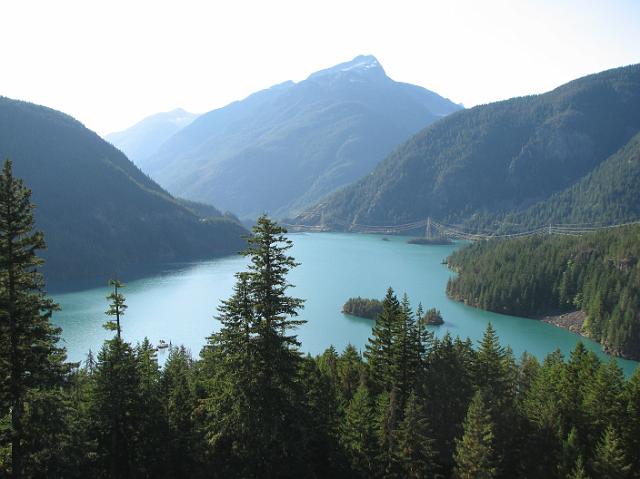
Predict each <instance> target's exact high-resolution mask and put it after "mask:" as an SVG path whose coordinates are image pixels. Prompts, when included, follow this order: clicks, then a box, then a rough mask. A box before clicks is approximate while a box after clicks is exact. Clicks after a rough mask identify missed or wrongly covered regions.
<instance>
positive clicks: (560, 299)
mask: <svg viewBox="0 0 640 479" xmlns="http://www.w3.org/2000/svg"><path fill="white" fill-rule="evenodd" d="M639 258H640V225H635V226H627V227H621V228H612V229H607V230H603V231H597V232H593V233H590V234H586V235H584V236H562V235H561V236H535V237H530V238H520V239H513V240H507V241H500V240H498V241H486V242H478V243H476V244H473V245H470V246H469V247H467V248H463V249H461V250H458V251H456V252H455V253H453V254H452V255H451V257H449V259H448V260H447V261H448V264H449V266H450V267H451V268H453V269H454V270H456V271H457V272H458V273H459V274H458V275H457V276H456V277H455V278H452V279H451V280H450V281H449V284H448V285H447V294H448V295H449V296H451V297H452V298H454V299H457V300H461V301H464V302H466V303H467V304H470V305H472V306H476V307H479V308H482V309H487V310H489V311H496V312H499V313H506V314H513V315H516V316H528V317H540V316H542V315H545V314H557V313H558V312H570V311H584V312H585V313H586V320H585V322H584V324H583V325H582V329H583V332H584V333H585V334H586V335H587V336H589V337H591V338H592V339H594V340H596V341H598V342H600V343H602V345H603V347H604V349H605V350H606V351H608V352H611V353H612V354H615V355H619V356H624V357H627V358H631V359H639V358H640V265H639V264H638V259H639Z"/></svg>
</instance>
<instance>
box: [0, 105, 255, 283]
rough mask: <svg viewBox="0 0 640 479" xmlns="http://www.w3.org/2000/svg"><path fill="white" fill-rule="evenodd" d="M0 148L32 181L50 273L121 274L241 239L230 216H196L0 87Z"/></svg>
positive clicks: (105, 150)
mask: <svg viewBox="0 0 640 479" xmlns="http://www.w3.org/2000/svg"><path fill="white" fill-rule="evenodd" d="M0 157H1V158H3V159H4V158H10V159H11V160H12V161H13V165H14V172H15V175H16V176H18V177H20V178H22V179H23V180H24V182H25V184H26V185H27V186H28V187H29V188H31V189H32V190H33V201H34V202H35V204H36V211H35V217H36V223H37V228H38V229H41V230H43V231H44V233H45V239H46V241H47V245H48V249H47V250H46V251H45V252H44V255H45V257H46V258H47V264H46V265H45V271H46V273H47V275H48V277H49V278H50V279H51V278H58V279H69V278H96V277H109V276H114V275H119V276H120V275H125V276H126V274H127V273H130V272H132V271H135V270H137V269H140V268H149V267H154V268H159V267H163V266H162V265H166V264H167V263H169V262H182V261H191V260H195V259H202V258H209V257H212V256H215V255H222V254H230V253H234V252H237V251H239V250H240V249H241V248H242V247H243V244H244V242H243V240H242V239H241V236H242V235H243V234H245V233H246V230H245V229H244V228H243V227H242V226H240V224H238V222H237V221H234V220H233V219H231V218H223V217H217V218H209V219H204V218H202V217H201V216H200V215H199V214H197V213H195V212H194V211H195V209H194V208H187V207H185V206H183V205H182V204H181V203H180V202H179V201H178V200H176V199H174V198H173V197H171V196H170V195H169V194H168V193H167V192H166V191H165V190H163V189H162V188H161V187H160V186H158V184H156V183H155V182H154V181H153V180H151V179H150V178H149V177H147V176H146V175H144V174H143V173H142V172H141V171H140V170H139V169H138V168H137V167H136V166H135V165H133V163H131V162H130V161H129V160H128V159H127V157H126V156H125V155H123V154H122V153H121V152H120V151H119V150H117V149H116V148H114V147H113V146H111V145H110V144H109V143H107V142H105V141H104V140H103V139H101V138H100V137H99V136H98V135H97V134H95V133H94V132H92V131H90V130H88V129H87V128H85V127H84V126H83V125H82V124H81V123H80V122H78V121H77V120H75V119H73V118H71V117H70V116H68V115H66V114H64V113H61V112H58V111H55V110H52V109H50V108H46V107H43V106H39V105H34V104H31V103H26V102H22V101H17V100H11V99H9V98H4V97H0ZM195 206H196V207H198V205H195ZM208 211H209V214H207V216H209V217H210V216H215V213H216V211H217V210H215V209H209V210H208ZM121 277H122V276H121Z"/></svg>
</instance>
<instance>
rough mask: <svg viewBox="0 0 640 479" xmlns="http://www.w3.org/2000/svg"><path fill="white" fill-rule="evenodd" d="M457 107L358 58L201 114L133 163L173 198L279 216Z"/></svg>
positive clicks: (352, 176)
mask: <svg viewBox="0 0 640 479" xmlns="http://www.w3.org/2000/svg"><path fill="white" fill-rule="evenodd" d="M459 109H461V106H460V105H457V104H455V103H453V102H451V101H450V100H447V99H445V98H443V97H441V96H439V95H437V94H436V93H434V92H431V91H429V90H426V89H424V88H421V87H417V86H414V85H408V84H405V83H400V82H396V81H393V80H391V79H390V78H389V77H388V76H387V75H386V73H385V72H384V69H383V68H382V66H381V65H380V63H379V62H378V60H377V59H376V58H375V57H373V56H358V57H356V58H355V59H353V60H352V61H350V62H345V63H342V64H340V65H336V66H334V67H331V68H328V69H325V70H322V71H319V72H316V73H313V74H311V75H310V76H309V77H308V78H307V79H306V80H303V81H301V82H299V83H294V82H291V81H289V82H284V83H281V84H279V85H275V86H273V87H271V88H269V89H267V90H262V91H260V92H257V93H254V94H253V95H250V96H249V97H247V98H245V99H244V100H242V101H237V102H234V103H231V104H230V105H227V106H225V107H224V108H220V109H217V110H213V111H211V112H208V113H205V114H203V115H201V116H200V117H199V118H197V119H196V120H195V121H194V122H193V123H191V124H190V125H189V126H187V127H185V128H184V129H182V130H180V131H179V132H178V133H176V134H175V135H173V136H172V137H171V138H170V139H169V140H167V141H166V142H165V143H164V144H163V145H162V147H161V148H160V149H159V150H158V152H157V153H156V154H154V155H152V156H151V157H149V158H147V159H146V160H144V161H141V162H140V163H139V165H140V167H141V168H142V170H143V171H145V172H146V173H148V174H149V175H150V176H151V177H153V178H154V179H155V180H156V181H158V182H159V183H160V184H161V185H162V186H163V187H165V188H167V189H168V190H169V191H170V192H171V193H173V194H175V195H177V196H181V197H185V198H187V199H190V200H196V201H203V202H208V203H212V204H215V205H216V206H217V207H219V208H221V209H223V210H231V211H233V212H234V213H236V214H238V215H239V216H241V217H255V216H257V215H259V214H261V213H263V212H269V213H270V214H272V215H275V216H288V215H291V214H293V213H295V212H299V211H302V210H303V209H304V208H305V207H308V206H309V205H312V204H313V203H314V202H316V201H318V200H319V199H320V198H322V197H323V196H325V195H327V194H328V193H331V192H332V191H335V190H336V189H338V188H340V187H342V186H344V185H347V184H349V183H351V182H353V181H355V180H357V179H359V178H361V177H362V176H364V175H366V174H367V173H368V172H369V171H371V169H373V168H374V166H375V165H376V164H377V163H378V162H379V161H380V160H381V159H382V158H384V157H385V156H386V155H387V154H388V153H389V152H391V151H392V150H393V148H394V147H395V146H396V145H398V144H399V143H401V142H402V141H404V140H406V139H407V138H409V137H410V136H411V135H412V134H414V133H415V132H417V131H419V130H420V129H421V128H423V127H424V126H426V125H428V124H430V123H432V122H433V121H435V120H437V119H439V118H441V117H442V116H445V115H447V114H450V113H452V112H455V111H458V110H459Z"/></svg>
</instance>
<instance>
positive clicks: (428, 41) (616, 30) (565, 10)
mask: <svg viewBox="0 0 640 479" xmlns="http://www.w3.org/2000/svg"><path fill="white" fill-rule="evenodd" d="M358 54H372V55H375V56H376V57H377V58H378V60H379V61H380V63H381V64H382V66H383V67H384V68H385V70H386V72H387V74H388V75H389V76H390V77H391V78H393V79H394V80H398V81H404V82H409V83H414V84H416V85H420V86H423V87H426V88H428V89H430V90H433V91H435V92H437V93H439V94H441V95H443V96H446V97H448V98H450V99H451V100H453V101H455V102H457V103H463V104H464V105H465V106H467V107H469V106H473V105H476V104H480V103H488V102H491V101H495V100H501V99H505V98H510V97H513V96H519V95H526V94H531V93H542V92H544V91H547V90H550V89H552V88H554V87H556V86H558V85H560V84H562V83H565V82H567V81H569V80H572V79H574V78H577V77H580V76H583V75H586V74H589V73H595V72H598V71H602V70H606V69H608V68H612V67H616V66H622V65H628V64H631V63H640V0H601V1H594V0H567V1H563V0H555V1H554V0H537V1H533V0H531V1H525V0H511V1H507V0H459V1H457V0H442V1H430V0H417V1H403V0H393V1H391V0H388V1H377V0H368V1H360V0H339V1H333V0H322V1H313V2H312V1H306V0H292V1H288V0H287V1H278V0H270V1H267V0H258V1H248V0H235V1H234V0H229V1H224V2H223V1H215V0H209V1H187V0H180V1H177V0H176V1H171V2H168V1H161V0H155V1H141V0H127V1H120V0H109V1H94V0H79V1H65V0H56V1H51V0H46V1H30V0H22V1H15V0H0V95H2V96H8V97H10V98H16V99H21V100H27V101H32V102H34V103H39V104H43V105H46V106H49V107H51V108H55V109H58V110H62V111H64V112H65V113H68V114H70V115H72V116H74V117H75V118H77V119H78V120H80V121H82V122H83V123H84V124H85V125H86V126H88V127H89V128H91V129H93V130H95V131H97V132H98V133H100V134H106V133H109V132H112V131H116V130H121V129H124V128H126V127H128V126H130V125H132V124H133V123H135V122H137V121H138V120H140V119H142V118H143V117H145V116H147V115H150V114H153V113H157V112H160V111H168V110H172V109H174V108H177V107H182V108H185V109H186V110H189V111H192V112H197V113H201V112H205V111H209V110H212V109H214V108H218V107H221V106H224V105H226V104H228V103H229V102H231V101H234V100H238V99H242V98H244V97H246V96H247V95H249V94H251V93H253V92H255V91H257V90H260V89H264V88H267V87H269V86H271V85H273V84H276V83H280V82H282V81H285V80H290V79H291V80H294V81H299V80H302V79H304V78H306V77H307V76H308V75H309V74H310V73H312V72H314V71H316V70H320V69H322V68H326V67H329V66H332V65H334V64H336V63H340V62H343V61H347V60H350V59H351V58H353V57H355V56H356V55H358Z"/></svg>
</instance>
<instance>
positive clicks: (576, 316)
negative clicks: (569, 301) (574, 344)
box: [538, 311, 589, 338]
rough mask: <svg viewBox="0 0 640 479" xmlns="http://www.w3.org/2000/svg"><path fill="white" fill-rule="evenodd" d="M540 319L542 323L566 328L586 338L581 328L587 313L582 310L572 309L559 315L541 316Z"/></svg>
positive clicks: (586, 335) (585, 333)
mask: <svg viewBox="0 0 640 479" xmlns="http://www.w3.org/2000/svg"><path fill="white" fill-rule="evenodd" d="M538 319H540V321H542V322H543V323H548V324H552V325H553V326H556V327H558V328H562V329H566V330H568V331H571V332H572V333H576V334H579V335H580V336H584V337H585V338H588V337H589V336H588V334H587V332H586V331H584V329H583V327H582V326H583V324H584V322H585V320H586V319H587V313H586V312H584V311H573V312H571V313H564V314H559V315H551V316H543V317H541V318H538Z"/></svg>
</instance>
